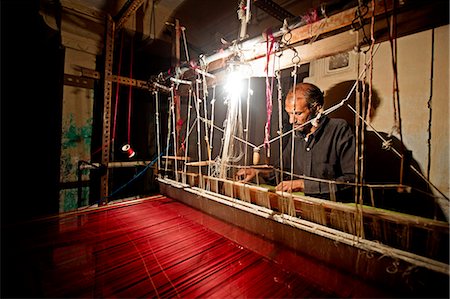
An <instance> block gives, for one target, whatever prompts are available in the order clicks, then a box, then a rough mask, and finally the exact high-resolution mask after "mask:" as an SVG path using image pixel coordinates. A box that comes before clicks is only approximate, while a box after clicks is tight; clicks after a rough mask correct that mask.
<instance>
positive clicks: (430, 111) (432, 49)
mask: <svg viewBox="0 0 450 299" xmlns="http://www.w3.org/2000/svg"><path fill="white" fill-rule="evenodd" d="M433 75H434V28H433V29H432V30H431V68H430V97H429V98H428V102H427V107H428V140H427V144H428V162H427V178H428V179H430V169H431V124H432V117H433V106H432V99H433Z"/></svg>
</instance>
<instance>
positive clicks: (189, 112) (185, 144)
mask: <svg viewBox="0 0 450 299" xmlns="http://www.w3.org/2000/svg"><path fill="white" fill-rule="evenodd" d="M191 110H192V89H191V88H189V98H188V111H187V122H186V137H185V138H184V161H185V162H187V158H188V155H189V135H190V132H189V126H190V123H191ZM186 172H187V164H186V163H184V173H186ZM183 183H186V182H184V181H183Z"/></svg>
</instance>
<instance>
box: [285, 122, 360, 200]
mask: <svg viewBox="0 0 450 299" xmlns="http://www.w3.org/2000/svg"><path fill="white" fill-rule="evenodd" d="M291 147H292V144H291V140H290V138H289V142H287V143H286V146H285V148H284V150H283V168H284V171H285V172H286V171H288V172H290V169H291ZM293 158H294V160H293V161H294V173H295V174H298V175H305V176H307V177H313V178H319V179H326V180H335V181H340V182H353V181H354V179H355V138H354V134H353V131H352V129H351V127H350V126H349V125H348V123H347V122H346V121H345V120H343V119H334V118H328V117H326V116H324V117H323V118H322V119H321V122H320V125H319V127H318V128H317V130H316V131H315V132H314V133H313V134H311V135H309V136H308V138H306V139H305V136H304V135H302V134H299V133H298V132H296V136H295V138H294V157H293ZM346 187H347V188H348V186H345V185H336V186H335V187H332V188H335V189H334V191H339V190H342V189H345V188H346ZM304 192H305V194H307V195H312V196H314V195H319V194H329V193H330V184H329V183H328V182H318V181H312V180H308V179H305V190H304Z"/></svg>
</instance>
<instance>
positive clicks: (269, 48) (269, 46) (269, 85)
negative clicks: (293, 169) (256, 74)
mask: <svg viewBox="0 0 450 299" xmlns="http://www.w3.org/2000/svg"><path fill="white" fill-rule="evenodd" d="M274 44H275V38H274V37H273V34H272V31H271V30H268V31H266V66H265V68H264V69H265V72H266V113H267V117H266V125H265V127H264V147H265V148H266V152H267V157H270V144H269V139H270V122H271V117H272V91H273V81H274V78H273V76H272V78H271V80H270V81H269V66H270V56H271V55H272V52H273V46H274ZM273 69H275V59H274V63H273Z"/></svg>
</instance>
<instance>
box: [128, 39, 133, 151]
mask: <svg viewBox="0 0 450 299" xmlns="http://www.w3.org/2000/svg"><path fill="white" fill-rule="evenodd" d="M133 40H134V37H132V38H131V49H130V52H131V53H130V56H131V57H130V87H129V92H128V134H127V140H128V144H130V139H131V138H130V137H131V102H132V92H133V85H132V84H131V80H132V79H133V52H134V49H133V44H134V42H133Z"/></svg>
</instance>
